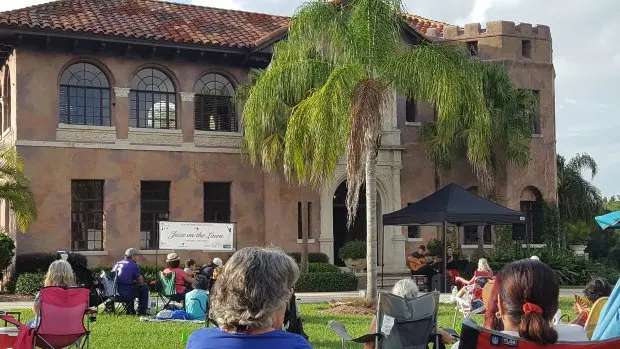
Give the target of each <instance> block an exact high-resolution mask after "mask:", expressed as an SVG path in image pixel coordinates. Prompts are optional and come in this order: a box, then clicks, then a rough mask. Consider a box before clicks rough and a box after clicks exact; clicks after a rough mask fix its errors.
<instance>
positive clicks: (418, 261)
mask: <svg viewBox="0 0 620 349" xmlns="http://www.w3.org/2000/svg"><path fill="white" fill-rule="evenodd" d="M439 262H441V258H438V257H433V258H427V257H421V258H414V259H407V264H408V265H409V269H411V270H412V271H418V270H420V269H422V267H424V266H425V265H427V264H435V263H439Z"/></svg>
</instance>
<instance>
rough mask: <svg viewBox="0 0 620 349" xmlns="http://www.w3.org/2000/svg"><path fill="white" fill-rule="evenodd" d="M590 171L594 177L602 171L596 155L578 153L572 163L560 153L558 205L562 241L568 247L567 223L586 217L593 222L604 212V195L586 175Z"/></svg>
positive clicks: (558, 163) (586, 219)
mask: <svg viewBox="0 0 620 349" xmlns="http://www.w3.org/2000/svg"><path fill="white" fill-rule="evenodd" d="M583 171H589V172H590V174H591V176H592V178H594V176H596V173H597V172H598V166H597V164H596V161H595V160H594V158H592V157H591V156H590V155H588V154H585V153H584V154H577V155H576V156H575V157H573V158H572V159H570V160H569V161H568V162H567V161H566V159H565V158H564V157H563V156H562V155H558V156H557V173H558V206H559V209H560V225H561V227H560V242H561V243H562V246H566V234H565V225H564V222H565V221H567V220H571V221H576V220H584V221H587V222H591V221H592V219H593V218H594V216H596V215H597V214H600V213H601V212H602V211H603V198H602V196H601V193H600V191H599V190H598V188H596V187H595V186H594V185H593V184H592V183H591V182H590V181H588V180H587V179H586V178H584V177H583Z"/></svg>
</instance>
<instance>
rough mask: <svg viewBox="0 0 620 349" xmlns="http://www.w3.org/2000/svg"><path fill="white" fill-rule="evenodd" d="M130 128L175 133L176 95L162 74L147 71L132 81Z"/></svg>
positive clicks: (140, 73) (169, 82) (151, 70)
mask: <svg viewBox="0 0 620 349" xmlns="http://www.w3.org/2000/svg"><path fill="white" fill-rule="evenodd" d="M130 88H131V92H130V94H129V103H130V106H129V109H130V118H129V126H131V127H140V128H168V129H174V128H176V127H177V123H176V94H175V89H174V85H173V84H172V80H170V78H169V77H168V75H166V73H164V72H162V71H161V70H157V69H153V68H146V69H142V70H140V71H139V72H137V73H136V75H134V76H133V78H132V79H131V85H130Z"/></svg>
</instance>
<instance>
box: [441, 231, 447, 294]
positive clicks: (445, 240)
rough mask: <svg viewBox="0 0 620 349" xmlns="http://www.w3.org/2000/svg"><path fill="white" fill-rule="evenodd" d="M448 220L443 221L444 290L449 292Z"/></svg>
mask: <svg viewBox="0 0 620 349" xmlns="http://www.w3.org/2000/svg"><path fill="white" fill-rule="evenodd" d="M446 225H447V224H446V222H443V224H442V228H443V291H444V292H448V236H447V235H446Z"/></svg>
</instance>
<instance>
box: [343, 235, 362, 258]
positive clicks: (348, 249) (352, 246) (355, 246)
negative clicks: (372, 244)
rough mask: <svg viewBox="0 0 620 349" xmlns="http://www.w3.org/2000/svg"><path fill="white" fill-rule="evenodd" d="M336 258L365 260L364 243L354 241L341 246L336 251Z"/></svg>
mask: <svg viewBox="0 0 620 349" xmlns="http://www.w3.org/2000/svg"><path fill="white" fill-rule="evenodd" d="M338 258H340V259H342V260H343V261H344V260H347V259H365V258H366V241H361V240H354V241H349V242H347V243H345V244H344V245H342V247H341V248H340V250H338Z"/></svg>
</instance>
